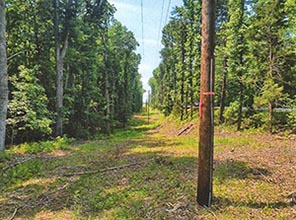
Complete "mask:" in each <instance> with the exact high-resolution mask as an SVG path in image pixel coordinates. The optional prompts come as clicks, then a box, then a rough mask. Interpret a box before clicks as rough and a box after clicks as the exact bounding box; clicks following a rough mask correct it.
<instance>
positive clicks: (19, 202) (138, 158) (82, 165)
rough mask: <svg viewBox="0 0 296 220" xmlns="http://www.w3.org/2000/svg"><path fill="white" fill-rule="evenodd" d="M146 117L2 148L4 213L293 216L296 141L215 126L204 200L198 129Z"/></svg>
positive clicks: (0, 200)
mask: <svg viewBox="0 0 296 220" xmlns="http://www.w3.org/2000/svg"><path fill="white" fill-rule="evenodd" d="M151 117H152V120H150V124H147V121H146V116H145V115H137V116H135V117H134V119H133V120H132V121H131V122H130V123H129V127H128V128H126V129H119V130H116V131H115V133H114V134H113V135H111V136H110V137H104V138H101V139H100V140H96V141H87V142H80V143H73V144H71V145H70V146H67V147H65V146H63V147H61V148H53V149H52V148H50V147H49V146H47V145H48V143H47V145H46V146H47V148H46V149H52V151H49V152H47V153H44V152H43V153H42V152H41V153H40V152H38V150H34V151H32V152H30V151H17V150H14V151H10V153H6V154H7V155H2V157H1V158H0V175H1V182H0V219H11V218H12V217H13V219H43V220H47V219H55V220H64V219H98V220H104V219H106V220H113V219H114V220H124V219H130V220H136V219H153V220H157V219H172V220H175V219H188V220H191V219H295V218H296V211H295V210H296V207H295V204H296V189H295V187H296V180H295V176H296V171H295V169H296V158H295V155H296V146H295V141H293V140H291V139H290V138H289V137H285V138H282V137H276V136H271V135H269V134H265V133H260V134H256V133H254V132H253V133H247V132H234V131H231V130H224V129H223V128H218V129H217V131H216V137H215V163H214V166H215V170H214V195H215V198H214V202H213V206H212V207H211V208H201V207H198V206H197V205H196V198H195V197H196V180H197V162H198V159H197V146H198V141H197V129H196V130H194V131H192V132H191V134H188V135H184V136H176V135H174V134H175V133H176V132H175V131H177V129H178V126H181V125H176V124H174V122H172V121H165V122H164V119H163V118H162V117H161V116H160V115H159V113H158V112H153V114H152V115H151ZM161 124H162V125H161ZM160 125H161V126H160ZM35 147H36V146H35ZM33 153H34V154H33ZM16 161H20V163H19V164H16V163H15V162H16ZM129 164H130V165H131V166H128V167H125V168H122V166H125V165H129ZM110 168H114V169H112V170H109V169H110ZM116 168H117V169H116ZM83 172H84V173H86V174H84V175H83V174H82V173H83ZM89 172H93V173H91V174H87V173H89ZM78 173H79V175H75V174H78ZM69 174H71V175H70V176H67V175H69ZM81 174H82V175H81Z"/></svg>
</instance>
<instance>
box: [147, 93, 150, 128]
mask: <svg viewBox="0 0 296 220" xmlns="http://www.w3.org/2000/svg"><path fill="white" fill-rule="evenodd" d="M149 107H150V90H148V102H147V116H148V124H149V120H150V118H149V117H150V115H149V114H150V112H149Z"/></svg>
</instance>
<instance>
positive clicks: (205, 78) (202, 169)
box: [197, 0, 215, 206]
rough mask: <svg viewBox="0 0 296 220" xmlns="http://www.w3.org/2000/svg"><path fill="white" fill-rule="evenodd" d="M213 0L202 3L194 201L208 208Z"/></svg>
mask: <svg viewBox="0 0 296 220" xmlns="http://www.w3.org/2000/svg"><path fill="white" fill-rule="evenodd" d="M214 36H215V0H203V1H202V46H201V79H200V99H201V100H200V105H201V106H200V113H201V114H200V126H199V163H198V187H197V202H198V203H199V204H200V205H201V206H210V205H211V203H212V191H213V181H212V179H213V148H214V97H213V92H214V72H215V70H214V47H215V42H214V38H215V37H214Z"/></svg>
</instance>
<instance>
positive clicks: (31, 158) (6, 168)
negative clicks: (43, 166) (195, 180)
mask: <svg viewBox="0 0 296 220" xmlns="http://www.w3.org/2000/svg"><path fill="white" fill-rule="evenodd" d="M33 159H34V157H29V158H26V159H24V160H20V161H17V162H16V163H13V164H11V165H9V166H6V167H3V168H2V170H4V171H6V170H9V169H11V168H13V167H16V166H17V165H20V164H23V163H25V162H27V161H29V160H33Z"/></svg>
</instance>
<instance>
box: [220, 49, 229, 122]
mask: <svg viewBox="0 0 296 220" xmlns="http://www.w3.org/2000/svg"><path fill="white" fill-rule="evenodd" d="M224 45H225V46H226V43H225V44H224ZM226 87H227V56H226V55H224V56H223V81H222V88H221V99H220V112H219V123H220V124H223V123H224V110H225V98H226Z"/></svg>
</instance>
